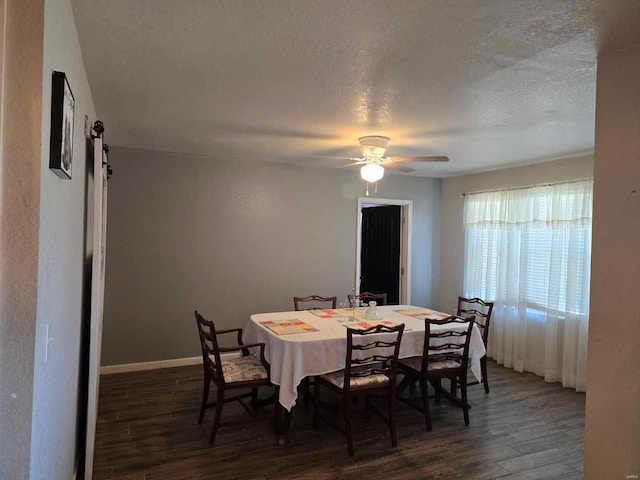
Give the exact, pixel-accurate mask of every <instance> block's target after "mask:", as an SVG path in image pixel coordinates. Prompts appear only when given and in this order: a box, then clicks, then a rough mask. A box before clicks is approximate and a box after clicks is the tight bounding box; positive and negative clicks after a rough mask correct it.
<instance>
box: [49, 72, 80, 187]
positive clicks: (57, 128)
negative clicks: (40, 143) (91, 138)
mask: <svg viewBox="0 0 640 480" xmlns="http://www.w3.org/2000/svg"><path fill="white" fill-rule="evenodd" d="M75 105H76V102H75V99H74V98H73V93H72V92H71V87H70V86H69V82H68V81H67V76H66V75H65V74H64V73H63V72H53V80H52V87H51V139H50V143H49V146H50V150H49V168H50V169H51V170H53V172H54V173H55V174H56V175H58V176H59V177H60V178H64V179H71V165H72V161H73V114H74V109H75Z"/></svg>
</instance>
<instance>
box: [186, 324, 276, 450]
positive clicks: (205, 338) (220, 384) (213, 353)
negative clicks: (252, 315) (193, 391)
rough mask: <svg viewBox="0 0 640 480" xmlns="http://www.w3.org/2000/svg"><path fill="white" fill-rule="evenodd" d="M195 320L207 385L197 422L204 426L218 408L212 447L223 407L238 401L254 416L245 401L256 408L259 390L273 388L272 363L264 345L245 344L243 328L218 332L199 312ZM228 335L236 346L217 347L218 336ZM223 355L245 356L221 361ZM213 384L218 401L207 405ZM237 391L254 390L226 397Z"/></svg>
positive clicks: (204, 387) (210, 438) (212, 435)
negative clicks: (234, 337)
mask: <svg viewBox="0 0 640 480" xmlns="http://www.w3.org/2000/svg"><path fill="white" fill-rule="evenodd" d="M195 317H196V324H197V326H198V334H199V336H200V347H201V349H202V364H203V367H204V386H203V391H202V404H201V406H200V415H199V416H198V423H202V419H203V418H204V414H205V410H206V409H207V408H210V407H215V408H216V412H215V416H214V419H213V427H212V428H211V435H210V436H209V444H210V445H213V442H214V441H215V439H216V433H217V431H218V427H219V426H220V417H221V415H222V407H223V405H224V404H225V403H228V402H232V401H238V402H239V403H240V405H242V407H243V408H244V409H245V410H247V412H248V413H249V414H250V415H252V416H253V411H252V410H250V409H249V407H248V406H247V405H246V404H245V403H244V402H243V401H242V400H243V399H245V398H251V406H252V407H253V409H255V408H256V407H257V406H258V404H259V402H258V387H266V386H272V384H271V382H270V380H269V373H270V371H269V364H268V363H267V361H266V360H265V358H264V347H265V344H264V343H251V344H243V343H242V329H241V328H231V329H228V330H216V327H215V324H214V323H213V322H212V321H209V320H205V318H204V317H203V316H202V315H200V314H199V313H198V312H197V311H196V312H195ZM229 333H236V334H237V346H234V347H220V346H219V345H218V336H219V335H223V334H229ZM249 349H254V350H255V349H259V351H258V355H252V354H251V353H250V350H249ZM221 353H242V355H240V356H225V357H224V358H222V357H221ZM211 383H213V384H214V385H215V386H216V401H215V402H212V403H207V402H208V398H209V388H210V387H211ZM238 389H251V391H250V392H247V393H241V394H237V395H234V396H231V397H227V396H226V393H227V390H238Z"/></svg>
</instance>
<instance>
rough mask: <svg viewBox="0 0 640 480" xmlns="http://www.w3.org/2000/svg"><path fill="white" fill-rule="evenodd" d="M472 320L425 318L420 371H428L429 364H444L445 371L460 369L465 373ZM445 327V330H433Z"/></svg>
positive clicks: (455, 317) (461, 318)
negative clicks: (445, 364)
mask: <svg viewBox="0 0 640 480" xmlns="http://www.w3.org/2000/svg"><path fill="white" fill-rule="evenodd" d="M474 323H475V322H474V320H473V319H472V318H463V317H458V316H456V315H452V316H450V317H447V318H443V319H439V320H430V319H428V318H425V320H424V324H425V325H424V326H425V335H424V347H423V352H422V371H423V372H428V371H429V364H430V363H438V362H442V363H444V362H446V363H447V364H449V366H446V368H447V369H451V368H454V369H455V368H460V371H461V372H466V371H467V364H468V362H469V342H470V340H471V330H472V329H473V325H474ZM436 325H438V326H442V325H445V326H446V327H447V328H444V329H443V328H434V327H435V326H436Z"/></svg>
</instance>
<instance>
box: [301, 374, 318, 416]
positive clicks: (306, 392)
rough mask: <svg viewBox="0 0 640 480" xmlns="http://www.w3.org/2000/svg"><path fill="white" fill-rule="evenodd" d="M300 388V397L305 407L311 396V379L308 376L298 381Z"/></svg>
mask: <svg viewBox="0 0 640 480" xmlns="http://www.w3.org/2000/svg"><path fill="white" fill-rule="evenodd" d="M314 388H315V387H314ZM300 390H302V399H303V401H304V406H305V408H306V407H308V406H309V399H310V398H311V379H310V378H309V377H304V378H303V379H302V381H301V382H300Z"/></svg>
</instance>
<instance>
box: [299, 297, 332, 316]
mask: <svg viewBox="0 0 640 480" xmlns="http://www.w3.org/2000/svg"><path fill="white" fill-rule="evenodd" d="M303 303H307V304H308V305H306V306H305V305H301V304H303ZM337 303H338V297H321V296H320V295H309V296H308V297H293V308H294V310H295V311H296V312H297V311H300V310H320V309H323V308H336V305H337ZM322 304H326V305H322Z"/></svg>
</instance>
